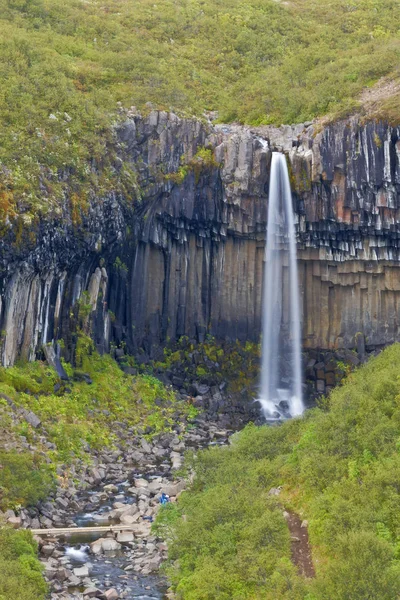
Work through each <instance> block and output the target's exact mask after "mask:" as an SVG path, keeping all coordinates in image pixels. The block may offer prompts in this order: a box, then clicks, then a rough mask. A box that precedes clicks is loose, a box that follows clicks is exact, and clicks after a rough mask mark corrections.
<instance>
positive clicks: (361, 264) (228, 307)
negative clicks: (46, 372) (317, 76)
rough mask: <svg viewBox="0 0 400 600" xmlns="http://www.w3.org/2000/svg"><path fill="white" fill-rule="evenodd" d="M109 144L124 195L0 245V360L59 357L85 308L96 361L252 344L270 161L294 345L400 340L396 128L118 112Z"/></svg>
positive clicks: (13, 234) (15, 234)
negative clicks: (281, 202)
mask: <svg viewBox="0 0 400 600" xmlns="http://www.w3.org/2000/svg"><path fill="white" fill-rule="evenodd" d="M117 134H118V139H119V141H120V149H121V159H120V160H121V162H122V161H125V162H128V163H129V164H130V165H131V167H132V168H133V170H134V171H135V172H136V181H137V184H136V188H135V194H132V199H131V198H126V197H120V196H118V195H116V194H113V193H108V194H106V195H105V196H104V197H102V198H98V197H97V198H92V199H91V201H90V203H89V208H88V209H87V210H86V211H85V212H82V215H81V216H80V218H79V219H76V218H74V215H73V211H72V209H71V203H69V202H68V201H66V203H65V209H64V213H63V214H62V215H61V216H59V217H57V218H56V217H54V218H52V219H48V220H46V221H45V220H43V219H42V220H41V224H40V226H38V227H37V228H36V229H35V231H34V236H33V235H32V231H29V229H30V226H29V225H24V223H23V218H22V225H24V226H23V228H22V229H23V231H22V234H21V231H20V230H19V231H16V229H17V227H16V225H10V227H9V229H8V230H7V231H6V234H5V235H4V236H3V238H2V241H1V247H0V260H1V262H0V266H1V274H0V275H1V288H0V292H1V295H0V329H1V332H2V336H1V360H2V363H3V364H5V365H10V364H12V363H13V362H14V361H15V360H16V359H17V358H18V357H20V356H21V357H24V358H30V359H31V358H33V357H34V356H35V355H36V354H37V353H38V352H40V351H41V347H42V345H43V344H45V343H48V342H51V341H56V340H61V339H63V340H64V343H65V345H66V349H67V350H66V351H67V352H68V348H70V347H71V344H72V334H73V329H74V319H75V318H76V315H77V310H78V309H77V307H79V306H82V304H84V305H85V307H86V310H87V317H86V318H87V322H88V324H89V326H90V327H91V331H92V335H93V337H94V339H95V341H96V344H97V346H98V348H99V350H101V351H106V350H108V348H109V345H110V343H111V342H113V343H115V344H117V345H118V344H121V343H125V344H126V345H127V347H128V349H129V350H130V351H136V350H138V349H139V348H144V349H145V350H146V352H150V353H151V352H152V351H153V350H154V349H155V348H156V347H157V346H159V344H160V343H161V344H162V343H163V342H165V341H166V340H167V339H168V338H170V339H174V338H178V337H179V336H182V335H187V336H189V337H196V338H197V339H200V340H201V339H203V338H204V336H205V335H206V334H207V333H209V334H212V335H214V336H216V337H217V338H220V339H236V338H238V339H241V340H244V339H247V338H249V339H257V338H258V337H259V334H260V326H261V294H262V273H263V259H264V246H265V228H266V215H267V194H268V184H269V180H268V178H269V171H270V162H271V154H272V151H273V150H281V151H284V152H285V153H286V154H287V157H288V160H289V163H290V164H289V167H290V169H289V170H290V175H291V184H292V189H293V197H294V202H295V211H296V215H297V219H296V221H297V222H296V229H297V236H298V256H299V259H300V265H299V277H300V288H301V302H302V313H303V343H304V346H305V347H308V348H321V349H329V348H340V347H346V348H352V347H354V344H355V343H356V342H355V338H356V337H357V334H362V337H363V340H364V341H365V344H366V345H367V346H370V347H375V346H381V345H384V344H388V343H391V342H393V341H395V340H399V339H400V329H399V310H400V140H399V141H398V137H399V129H397V128H393V127H390V126H388V125H385V124H382V123H372V122H371V123H366V124H360V122H358V120H357V119H353V120H349V121H343V122H338V123H335V124H332V125H329V126H326V127H325V128H323V129H320V130H316V127H315V126H314V125H312V124H307V123H306V124H301V125H297V126H293V127H289V126H287V127H281V128H279V129H276V128H268V127H265V128H258V129H249V128H244V127H239V126H214V127H213V126H212V125H209V124H203V123H201V122H199V121H196V120H190V119H180V118H178V117H177V116H175V115H173V114H167V113H163V112H155V111H154V112H152V113H151V114H150V115H149V116H148V117H146V118H144V117H141V116H140V115H137V114H130V113H127V114H126V120H125V123H124V125H123V126H121V127H120V128H119V129H118V132H117ZM133 197H135V198H136V199H135V200H133ZM138 197H140V200H138V199H137V198H138ZM19 227H20V229H21V222H20V225H19ZM358 337H359V335H358Z"/></svg>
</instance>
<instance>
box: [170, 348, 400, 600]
mask: <svg viewBox="0 0 400 600" xmlns="http://www.w3.org/2000/svg"><path fill="white" fill-rule="evenodd" d="M399 365H400V345H394V346H392V347H390V348H388V349H387V350H385V351H384V352H383V353H382V354H381V355H380V356H379V357H377V358H374V359H372V360H371V361H370V362H369V363H368V364H367V365H366V366H364V367H362V368H361V369H359V370H358V371H356V372H354V373H353V374H351V375H350V376H349V377H348V379H347V380H346V383H345V384H344V385H343V386H341V387H339V388H337V389H336V390H334V392H333V393H332V396H331V400H330V402H329V407H328V406H325V407H324V408H318V409H314V410H312V411H310V412H309V413H308V414H307V415H306V417H305V418H304V419H302V420H292V421H290V422H287V423H285V424H284V425H282V426H281V427H261V428H256V427H252V426H250V427H248V428H246V429H245V430H244V431H243V432H242V433H241V434H239V435H238V436H237V437H236V440H235V442H234V443H233V444H232V445H231V446H230V447H228V448H225V449H213V450H209V451H205V452H202V453H199V454H198V457H197V458H194V459H193V461H194V464H195V468H196V472H197V477H196V479H195V482H194V484H193V487H192V489H191V491H190V492H187V493H185V494H184V495H183V496H182V499H181V500H180V502H179V506H178V508H176V507H174V508H168V509H167V510H166V511H164V513H163V515H162V520H161V522H160V523H159V527H161V528H167V532H169V535H170V536H171V539H172V545H171V559H172V560H173V561H174V560H177V562H176V563H175V566H172V567H171V571H170V572H171V576H172V580H173V582H174V586H175V587H176V588H177V590H178V597H179V598H183V599H185V600H194V599H196V600H211V599H214V598H217V597H218V598H219V600H225V599H226V600H228V599H229V600H245V599H246V600H250V599H251V600H257V599H259V598H264V599H265V600H268V599H271V600H272V599H275V598H279V599H287V600H289V599H290V600H297V599H299V600H300V599H307V600H365V599H367V598H368V599H370V600H393V599H394V598H397V597H398V594H399V592H400V520H399V514H400V484H399V481H400V378H399ZM277 485H282V486H283V489H282V493H281V496H280V497H279V500H277V499H274V498H273V497H272V498H271V496H268V493H267V492H268V490H269V489H270V488H271V487H273V486H277ZM278 501H279V503H281V504H283V505H284V506H286V507H288V508H291V509H292V510H295V511H297V512H298V513H299V514H300V515H301V516H302V517H303V518H304V519H307V520H308V522H309V532H310V537H311V543H312V545H313V554H314V562H315V566H316V570H317V578H316V579H315V581H312V582H302V581H300V579H299V577H298V576H297V575H296V573H295V571H294V569H293V568H292V567H291V565H290V561H289V556H290V555H289V546H288V533H287V529H286V525H285V523H284V520H283V517H282V514H281V513H282V508H280V507H279V506H278V505H277V502H278ZM181 512H184V513H186V518H185V520H182V519H181V518H180V514H181ZM216 589H218V594H217V593H216Z"/></svg>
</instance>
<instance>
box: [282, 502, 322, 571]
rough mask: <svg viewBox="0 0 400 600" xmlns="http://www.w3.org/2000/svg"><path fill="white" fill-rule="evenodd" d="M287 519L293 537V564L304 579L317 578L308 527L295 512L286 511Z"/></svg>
mask: <svg viewBox="0 0 400 600" xmlns="http://www.w3.org/2000/svg"><path fill="white" fill-rule="evenodd" d="M285 518H286V521H287V524H288V527H289V531H290V536H291V551H292V562H293V564H294V565H296V567H297V568H298V570H299V573H300V574H301V575H303V576H304V577H310V578H311V577H315V569H314V565H313V561H312V554H311V546H310V542H309V539H308V528H307V525H306V524H305V522H303V521H302V520H301V519H300V517H299V516H298V515H296V513H293V512H289V511H285ZM302 523H303V527H302Z"/></svg>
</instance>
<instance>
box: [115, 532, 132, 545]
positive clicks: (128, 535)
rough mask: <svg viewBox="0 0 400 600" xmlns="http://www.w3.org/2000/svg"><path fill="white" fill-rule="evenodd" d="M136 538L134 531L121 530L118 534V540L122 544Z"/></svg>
mask: <svg viewBox="0 0 400 600" xmlns="http://www.w3.org/2000/svg"><path fill="white" fill-rule="evenodd" d="M134 539H135V537H134V535H133V533H132V531H120V532H119V533H118V534H117V542H119V543H120V544H129V543H130V542H133V541H134Z"/></svg>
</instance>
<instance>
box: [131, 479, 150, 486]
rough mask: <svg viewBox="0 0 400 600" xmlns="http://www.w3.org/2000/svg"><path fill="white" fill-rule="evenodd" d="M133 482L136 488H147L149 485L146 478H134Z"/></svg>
mask: <svg viewBox="0 0 400 600" xmlns="http://www.w3.org/2000/svg"><path fill="white" fill-rule="evenodd" d="M134 483H135V487H136V488H147V487H148V485H149V482H148V481H147V479H135V482H134Z"/></svg>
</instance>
